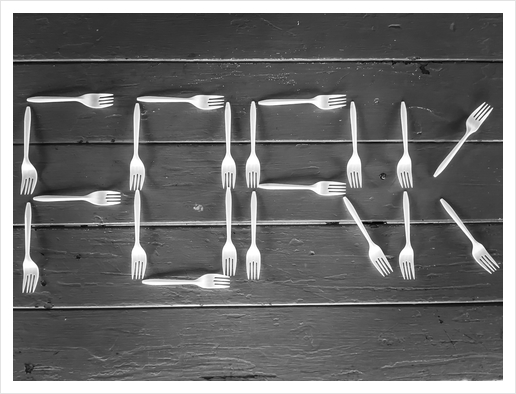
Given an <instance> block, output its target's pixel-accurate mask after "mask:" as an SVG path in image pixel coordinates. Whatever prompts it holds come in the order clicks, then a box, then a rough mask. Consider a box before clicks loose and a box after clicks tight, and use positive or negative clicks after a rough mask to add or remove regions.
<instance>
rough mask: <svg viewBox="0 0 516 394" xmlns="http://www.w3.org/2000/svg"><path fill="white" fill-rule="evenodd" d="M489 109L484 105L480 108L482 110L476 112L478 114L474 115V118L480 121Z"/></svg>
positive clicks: (487, 105)
mask: <svg viewBox="0 0 516 394" xmlns="http://www.w3.org/2000/svg"><path fill="white" fill-rule="evenodd" d="M489 108H490V106H489V104H486V105H484V106H483V107H482V109H481V110H480V111H478V112H477V113H476V114H475V116H474V118H475V119H476V120H479V119H481V118H482V116H483V115H484V114H485V113H486V112H487V111H488V110H489Z"/></svg>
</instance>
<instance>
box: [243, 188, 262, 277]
mask: <svg viewBox="0 0 516 394" xmlns="http://www.w3.org/2000/svg"><path fill="white" fill-rule="evenodd" d="M256 206H257V202H256V192H255V191H253V194H252V195H251V246H250V247H249V249H248V250H247V254H246V256H245V267H246V272H247V279H250V280H258V279H260V268H261V266H262V256H261V254H260V250H259V249H258V246H256V208H257V207H256Z"/></svg>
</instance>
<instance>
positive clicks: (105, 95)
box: [99, 93, 113, 98]
mask: <svg viewBox="0 0 516 394" xmlns="http://www.w3.org/2000/svg"><path fill="white" fill-rule="evenodd" d="M99 97H102V98H104V97H113V93H99Z"/></svg>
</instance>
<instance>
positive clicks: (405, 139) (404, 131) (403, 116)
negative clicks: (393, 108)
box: [400, 101, 408, 152]
mask: <svg viewBox="0 0 516 394" xmlns="http://www.w3.org/2000/svg"><path fill="white" fill-rule="evenodd" d="M400 118H401V136H402V138H403V151H404V152H408V126H407V106H406V105H405V101H402V102H401V108H400Z"/></svg>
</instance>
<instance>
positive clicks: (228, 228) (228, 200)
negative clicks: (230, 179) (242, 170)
mask: <svg viewBox="0 0 516 394" xmlns="http://www.w3.org/2000/svg"><path fill="white" fill-rule="evenodd" d="M232 205H233V200H232V198H231V188H230V187H228V188H226V239H228V240H229V239H231V210H232Z"/></svg>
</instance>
